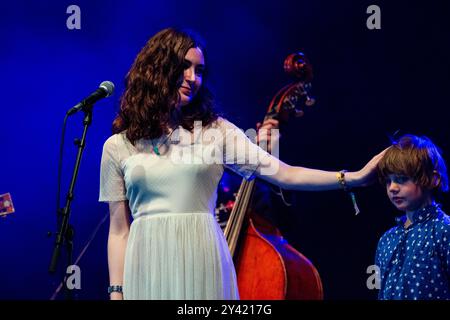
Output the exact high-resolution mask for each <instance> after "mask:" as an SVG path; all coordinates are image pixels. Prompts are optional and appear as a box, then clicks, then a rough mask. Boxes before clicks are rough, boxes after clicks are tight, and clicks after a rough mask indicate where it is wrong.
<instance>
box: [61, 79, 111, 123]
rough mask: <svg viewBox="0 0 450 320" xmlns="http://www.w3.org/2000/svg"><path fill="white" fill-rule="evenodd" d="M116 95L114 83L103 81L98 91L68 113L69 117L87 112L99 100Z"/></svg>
mask: <svg viewBox="0 0 450 320" xmlns="http://www.w3.org/2000/svg"><path fill="white" fill-rule="evenodd" d="M113 93H114V83H112V82H111V81H103V82H102V83H100V86H99V88H98V89H97V90H95V91H94V92H93V93H91V94H90V95H89V96H88V97H87V98H84V99H83V100H82V101H81V102H80V103H78V104H77V105H76V106H75V107H73V108H71V109H70V110H69V111H67V115H68V116H70V115H72V114H74V113H77V112H78V111H80V110H85V109H86V108H88V107H90V106H92V105H93V104H94V103H96V102H97V101H98V100H100V99H103V98H106V97H109V96H110V95H112V94H113Z"/></svg>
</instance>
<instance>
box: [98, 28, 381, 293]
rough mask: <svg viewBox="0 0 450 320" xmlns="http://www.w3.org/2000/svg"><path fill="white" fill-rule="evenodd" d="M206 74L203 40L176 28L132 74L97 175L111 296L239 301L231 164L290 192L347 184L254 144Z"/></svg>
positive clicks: (349, 177)
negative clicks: (106, 217)
mask: <svg viewBox="0 0 450 320" xmlns="http://www.w3.org/2000/svg"><path fill="white" fill-rule="evenodd" d="M204 76H205V51H204V46H202V44H201V43H200V42H199V41H198V40H197V39H196V38H195V36H193V35H192V34H190V33H189V32H186V31H181V30H176V29H172V28H169V29H165V30H162V31H160V32H159V33H157V34H156V35H154V36H153V37H152V38H151V39H150V40H149V41H148V42H147V44H146V45H145V46H144V48H143V49H142V50H141V52H140V53H139V54H138V56H137V57H136V60H135V61H134V63H133V65H132V67H131V69H130V71H129V73H128V74H127V78H126V81H127V82H126V90H125V92H124V95H123V97H122V100H121V106H120V112H119V115H118V116H117V118H116V119H115V120H114V123H113V132H114V135H112V136H111V137H110V138H109V139H108V140H107V141H106V142H105V144H104V147H103V155H102V161H101V174H100V180H101V181H100V199H99V200H100V201H104V202H108V203H109V210H110V229H109V238H108V265H109V276H110V287H109V288H108V291H109V292H110V297H111V299H186V300H190V299H239V293H238V288H237V282H236V274H235V269H234V266H233V261H232V258H231V255H230V253H229V250H228V245H227V243H226V241H225V239H224V236H223V233H222V230H221V229H220V227H219V225H218V224H217V222H216V220H215V218H214V208H215V203H216V198H217V185H218V183H219V180H220V178H221V176H222V174H223V170H224V167H227V168H230V169H231V170H233V171H235V172H237V173H238V174H240V175H241V176H243V177H244V178H246V179H253V178H255V177H259V178H261V179H264V180H266V181H268V182H271V183H273V184H276V185H278V186H281V187H283V188H285V189H295V190H331V189H338V188H340V187H341V186H342V183H343V180H342V178H344V176H343V174H342V175H341V176H340V177H341V179H337V174H338V173H337V172H330V171H321V170H314V169H308V168H303V167H294V166H289V165H287V164H285V163H283V162H281V161H280V160H278V159H277V158H276V157H273V156H271V155H269V154H268V153H266V152H265V151H263V150H262V149H261V148H259V147H258V146H257V145H255V144H253V143H251V142H250V140H249V139H248V138H247V136H246V135H245V134H244V133H243V132H242V131H240V130H239V129H238V128H237V127H236V126H234V125H233V124H232V123H230V122H229V121H227V120H226V119H224V118H221V117H219V116H218V115H217V114H216V113H215V112H214V109H213V101H212V98H211V94H210V93H209V91H208V89H207V88H206V86H205V85H204V83H203V80H204ZM196 121H197V122H196ZM198 121H200V122H198ZM266 128H269V129H270V128H271V125H270V124H269V125H268V126H266ZM381 156H382V154H381V153H380V154H379V155H377V156H375V157H374V158H373V159H372V160H371V161H370V162H369V163H367V165H366V166H365V167H364V168H363V169H361V170H360V171H357V172H347V173H346V174H345V183H346V184H347V186H349V187H356V186H363V185H367V184H368V183H369V182H370V181H371V180H372V179H373V177H374V172H375V167H376V164H377V162H378V160H379V159H380V157H381ZM338 176H339V174H338ZM130 216H131V217H130ZM131 220H132V222H131Z"/></svg>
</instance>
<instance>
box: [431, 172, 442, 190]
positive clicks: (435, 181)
mask: <svg viewBox="0 0 450 320" xmlns="http://www.w3.org/2000/svg"><path fill="white" fill-rule="evenodd" d="M440 184H441V175H440V174H439V172H437V171H436V170H433V182H432V184H431V185H432V187H433V188H437V187H438V186H439V185H440Z"/></svg>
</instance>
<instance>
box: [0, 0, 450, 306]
mask: <svg viewBox="0 0 450 320" xmlns="http://www.w3.org/2000/svg"><path fill="white" fill-rule="evenodd" d="M393 2H395V3H393ZM371 4H377V5H378V6H379V7H380V9H381V29H380V30H370V29H368V28H367V26H366V20H367V18H368V17H369V15H368V14H367V13H366V10H367V7H368V6H369V5H371ZM71 5H77V6H78V8H79V9H80V17H81V20H80V21H81V23H80V29H72V30H71V29H69V28H68V27H67V20H68V19H69V20H70V16H71V15H72V13H67V9H68V7H69V6H71ZM449 12H450V7H449V4H448V1H426V2H422V3H421V4H420V5H419V4H413V2H411V1H404V0H402V1H389V2H388V1H363V0H359V1H331V0H329V1H325V0H315V1H306V0H278V1H244V2H243V1H220V2H219V1H217V2H216V1H187V2H186V1H167V0H165V1H160V0H154V1H137V0H133V1H80V0H77V1H48V0H47V1H24V0H17V1H7V2H4V3H2V9H1V13H0V35H1V39H2V46H1V47H2V50H0V66H1V68H0V70H1V71H0V72H1V80H0V81H1V86H0V90H1V102H0V105H1V113H0V118H1V122H0V123H1V130H0V138H1V139H0V145H1V150H2V152H1V157H0V172H1V174H0V194H3V193H7V192H9V193H10V194H11V196H12V199H13V202H14V205H15V210H16V212H15V213H13V214H11V215H9V216H7V217H6V218H3V219H0V241H1V243H2V246H1V250H0V299H50V297H52V295H53V294H54V293H55V290H57V287H58V284H59V282H60V280H61V272H62V271H64V270H59V271H58V274H57V275H55V276H50V275H49V274H48V271H47V270H48V267H49V263H50V257H51V253H52V250H53V243H54V239H55V237H54V236H51V237H48V236H47V233H48V232H49V231H51V232H54V231H56V214H55V212H56V187H57V184H56V182H57V171H58V155H59V144H60V141H61V128H62V122H63V118H64V115H65V112H66V111H67V110H68V109H69V108H70V107H72V106H73V105H75V104H76V103H77V102H79V101H80V100H81V99H82V98H83V97H85V96H86V95H88V94H89V93H91V92H92V91H94V90H95V89H96V88H97V87H98V85H99V84H100V82H102V81H104V80H110V81H112V82H114V83H115V85H116V92H115V94H114V95H113V96H112V97H109V98H107V99H104V100H102V101H99V102H98V103H97V104H96V105H95V109H94V115H93V123H92V126H91V128H90V129H89V132H88V137H87V145H86V149H85V153H84V156H83V159H82V164H81V167H80V173H79V178H78V182H77V185H76V189H75V198H74V201H73V206H72V212H71V217H70V223H71V225H72V226H73V227H74V229H75V238H74V259H76V258H77V257H79V256H80V255H82V256H81V259H80V261H79V262H78V263H77V265H78V266H79V267H80V269H81V289H80V290H76V291H75V292H76V296H75V297H76V298H79V299H107V298H108V297H107V294H106V287H107V285H108V272H107V255H106V241H107V232H108V220H107V215H108V211H107V206H106V205H105V204H100V203H98V201H97V199H98V189H99V166H100V158H101V152H102V146H103V143H104V141H105V140H106V139H107V138H108V137H109V136H110V134H111V131H110V129H111V123H112V120H113V118H114V117H115V115H116V112H117V110H118V106H119V98H120V96H121V94H122V92H123V89H124V85H123V83H124V77H125V75H126V73H127V71H128V69H129V67H130V66H131V64H132V62H133V59H134V57H135V56H136V54H137V53H138V52H139V50H140V49H141V48H142V46H143V45H144V44H145V43H146V41H147V40H148V38H149V37H150V36H152V35H153V34H155V33H156V32H157V31H159V30H160V29H162V28H165V27H169V26H177V27H185V28H190V29H193V30H196V31H197V32H198V33H199V34H200V35H202V37H203V38H204V39H205V42H206V45H207V49H208V60H207V61H206V63H207V68H208V71H209V79H208V81H209V83H210V85H211V87H212V89H213V91H214V93H215V96H216V99H217V102H218V105H219V108H220V110H221V111H222V112H224V114H225V116H226V117H228V118H229V119H230V120H231V121H232V122H234V123H235V124H236V125H238V126H239V127H241V128H243V129H248V128H250V127H254V126H255V124H256V122H257V121H261V119H262V117H263V116H264V113H265V110H266V108H267V105H268V103H269V102H270V99H271V98H272V96H273V95H274V94H275V93H276V92H277V91H278V90H279V89H280V88H281V87H282V86H283V85H285V84H287V83H288V82H289V81H290V80H291V79H289V77H288V76H287V75H285V74H284V73H283V61H284V59H285V57H286V56H287V55H288V54H290V53H293V52H296V51H303V52H305V53H306V54H307V55H308V57H309V59H310V60H311V63H312V64H313V67H314V74H315V79H314V82H313V93H314V96H315V97H316V99H317V104H316V106H315V107H314V108H311V109H310V110H306V115H305V117H303V118H300V119H296V120H294V121H292V122H291V123H289V125H288V126H286V128H284V130H285V131H284V132H283V136H282V141H281V158H282V159H283V160H284V161H285V162H288V163H290V164H293V165H302V166H309V167H314V168H321V169H334V170H340V169H344V168H345V169H348V170H357V169H359V168H360V167H361V166H362V165H363V164H365V162H366V161H367V160H368V159H370V158H371V157H372V156H373V155H374V154H375V153H377V152H379V151H381V150H382V149H383V148H384V147H385V146H387V145H388V144H389V135H392V134H393V133H394V132H396V131H397V130H400V132H401V133H415V134H424V135H427V136H429V137H430V138H431V139H433V140H434V141H435V143H436V144H437V145H439V146H440V147H441V148H442V149H443V153H444V157H445V158H447V160H448V159H449V158H450V143H449V129H448V121H449V120H448V116H447V114H448V113H447V109H448V107H449V102H448V101H449V95H448V87H449V85H450V50H449V49H450V48H449V42H448V39H449V35H450V34H449V27H448V13H449ZM69 22H70V21H69ZM82 120H83V117H82V114H77V115H75V116H73V117H71V118H70V119H69V121H68V127H67V133H66V144H65V148H64V167H63V185H62V192H63V193H62V195H61V199H64V198H65V193H66V191H67V189H68V183H69V178H70V174H71V172H72V167H73V164H74V161H75V154H76V153H75V151H76V149H75V146H74V144H73V140H74V139H75V138H78V137H81V132H82ZM356 194H357V197H358V200H359V205H360V207H361V211H362V212H361V214H360V215H359V216H356V217H355V216H354V214H353V211H352V206H351V201H350V200H349V198H348V197H347V196H346V195H345V194H344V193H343V192H338V191H335V192H322V193H308V192H290V193H287V196H288V198H289V199H288V200H289V201H291V202H292V203H293V206H291V207H289V208H285V210H280V211H279V212H278V213H277V216H276V219H275V220H276V221H277V222H278V227H279V228H280V230H281V231H282V233H283V234H284V235H285V238H286V239H288V241H289V242H290V243H291V244H292V245H293V246H294V247H295V248H297V249H298V250H300V251H301V252H302V253H303V254H305V255H306V256H307V257H308V258H310V260H311V261H312V262H313V263H314V265H315V266H316V267H317V269H318V270H319V273H320V275H321V276H322V280H323V283H324V290H325V298H326V299H375V298H376V295H377V291H376V290H370V289H368V288H367V286H366V280H367V278H368V276H369V274H367V273H366V269H367V267H368V266H369V265H372V264H373V257H374V253H375V249H376V245H377V239H378V238H379V236H380V235H381V234H382V233H383V232H384V231H385V230H387V229H388V228H390V227H391V226H392V225H393V223H394V220H393V219H394V216H395V215H398V214H399V213H398V212H396V211H395V209H394V208H393V207H392V206H391V205H390V204H389V202H388V200H387V198H386V196H385V193H384V190H383V188H382V187H381V186H378V185H375V186H372V187H369V188H366V189H364V190H357V191H356ZM441 201H442V204H443V207H444V209H446V210H447V211H450V203H449V196H448V195H446V196H445V197H444V198H443V199H442V200H441ZM62 203H63V202H62ZM102 222H103V223H102ZM64 258H65V256H64V254H63V255H62V256H61V260H60V261H59V262H60V264H59V265H60V267H61V266H62V265H64V263H65V261H64ZM63 298H64V297H63V295H62V294H61V293H59V294H57V295H56V299H63Z"/></svg>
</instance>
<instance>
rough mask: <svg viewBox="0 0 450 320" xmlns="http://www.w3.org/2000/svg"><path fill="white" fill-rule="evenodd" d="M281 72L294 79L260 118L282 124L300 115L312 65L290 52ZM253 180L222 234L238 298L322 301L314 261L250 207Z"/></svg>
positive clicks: (243, 190)
mask: <svg viewBox="0 0 450 320" xmlns="http://www.w3.org/2000/svg"><path fill="white" fill-rule="evenodd" d="M284 70H285V71H286V72H287V73H288V74H290V75H293V76H295V77H296V81H295V82H294V83H291V84H288V85H287V86H285V87H284V88H282V89H281V90H280V91H279V92H278V93H277V94H276V95H275V96H274V97H273V99H272V101H271V103H270V105H269V107H268V110H267V113H266V115H265V118H264V120H267V119H270V118H276V119H278V120H279V121H280V122H286V121H288V119H289V118H290V117H291V116H292V115H295V116H296V117H299V116H303V114H304V111H303V107H304V106H312V105H314V103H315V101H314V99H312V98H311V97H310V96H309V93H308V91H309V88H310V82H311V80H312V67H311V64H310V63H309V62H308V60H307V58H306V56H305V55H304V54H303V53H300V52H299V53H294V54H291V55H289V56H288V57H287V58H286V59H285V61H284ZM254 188H255V180H251V181H247V180H245V179H243V181H242V183H241V185H240V187H239V191H238V193H237V196H236V199H235V201H234V204H233V206H232V210H231V213H230V217H229V219H228V222H227V224H226V227H225V230H224V234H225V238H226V240H227V242H228V246H229V248H230V251H231V254H232V256H233V260H234V263H235V267H236V273H237V282H238V288H239V294H240V298H241V299H243V300H284V299H288V300H297V299H298V300H321V299H323V288H322V281H321V279H320V276H319V273H318V271H317V269H316V268H315V267H314V265H313V264H312V263H311V262H310V261H309V260H308V258H306V257H305V256H304V255H303V254H301V253H300V252H299V251H297V250H296V249H295V248H293V247H292V246H291V245H289V244H288V243H287V241H286V240H285V239H284V238H283V236H282V234H281V232H280V231H279V230H278V229H277V228H276V227H274V226H273V225H271V224H270V223H269V222H268V221H267V220H266V219H264V218H262V217H261V216H259V215H258V214H257V212H255V210H254V209H252V208H251V206H250V204H251V199H252V195H253V192H254Z"/></svg>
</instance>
